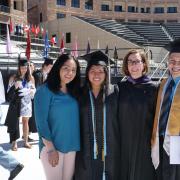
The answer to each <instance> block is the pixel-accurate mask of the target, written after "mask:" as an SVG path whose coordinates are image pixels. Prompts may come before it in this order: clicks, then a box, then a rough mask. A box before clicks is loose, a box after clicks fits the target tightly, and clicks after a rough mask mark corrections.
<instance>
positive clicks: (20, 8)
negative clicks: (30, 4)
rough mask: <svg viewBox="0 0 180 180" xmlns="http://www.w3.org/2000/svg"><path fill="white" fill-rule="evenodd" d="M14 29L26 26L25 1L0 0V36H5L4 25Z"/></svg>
mask: <svg viewBox="0 0 180 180" xmlns="http://www.w3.org/2000/svg"><path fill="white" fill-rule="evenodd" d="M10 19H11V21H12V23H13V25H14V28H16V26H18V25H20V24H27V0H1V1H0V34H2V35H3V34H6V24H10Z"/></svg>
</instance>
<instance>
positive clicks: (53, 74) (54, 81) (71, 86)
mask: <svg viewBox="0 0 180 180" xmlns="http://www.w3.org/2000/svg"><path fill="white" fill-rule="evenodd" d="M70 59H72V60H74V62H75V63H76V67H77V69H76V76H75V77H74V79H73V80H72V81H71V82H70V83H68V84H67V90H68V93H69V94H71V95H72V96H74V97H78V95H79V93H78V92H79V89H80V66H79V62H78V61H77V60H76V59H75V58H74V57H73V56H71V55H69V54H62V55H60V56H59V57H58V58H57V60H56V62H55V63H54V65H53V67H52V69H51V71H50V72H49V74H48V77H47V80H46V83H47V85H48V88H49V89H50V90H51V91H53V92H54V93H58V92H59V91H60V84H61V79H60V75H59V71H60V69H61V67H62V66H63V65H64V63H65V62H66V61H68V60H70Z"/></svg>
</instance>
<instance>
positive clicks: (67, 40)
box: [66, 32, 71, 43]
mask: <svg viewBox="0 0 180 180" xmlns="http://www.w3.org/2000/svg"><path fill="white" fill-rule="evenodd" d="M66 43H71V33H70V32H68V33H66Z"/></svg>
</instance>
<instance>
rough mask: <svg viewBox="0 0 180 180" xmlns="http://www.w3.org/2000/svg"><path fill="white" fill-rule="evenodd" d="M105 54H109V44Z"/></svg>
mask: <svg viewBox="0 0 180 180" xmlns="http://www.w3.org/2000/svg"><path fill="white" fill-rule="evenodd" d="M105 54H109V47H108V45H107V46H106V49H105Z"/></svg>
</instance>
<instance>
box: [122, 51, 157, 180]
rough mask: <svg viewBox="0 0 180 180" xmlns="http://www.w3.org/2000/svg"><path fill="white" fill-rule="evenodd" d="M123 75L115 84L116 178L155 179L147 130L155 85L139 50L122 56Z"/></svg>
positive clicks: (130, 179)
mask: <svg viewBox="0 0 180 180" xmlns="http://www.w3.org/2000/svg"><path fill="white" fill-rule="evenodd" d="M123 72H124V74H125V75H126V76H127V79H126V80H125V81H121V82H120V83H119V84H118V85H119V100H118V101H119V103H118V106H119V107H118V108H119V110H118V120H119V123H120V158H121V159H120V163H121V165H120V167H119V171H120V173H121V176H120V178H119V180H155V169H154V167H153V164H152V160H151V134H152V129H153V120H154V114H155V107H156V97H157V89H158V87H157V85H155V84H153V82H152V81H151V80H150V78H149V77H148V76H147V72H148V62H147V59H146V56H145V54H144V52H143V51H141V50H130V51H129V52H128V53H127V54H126V56H125V58H124V60H123Z"/></svg>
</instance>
